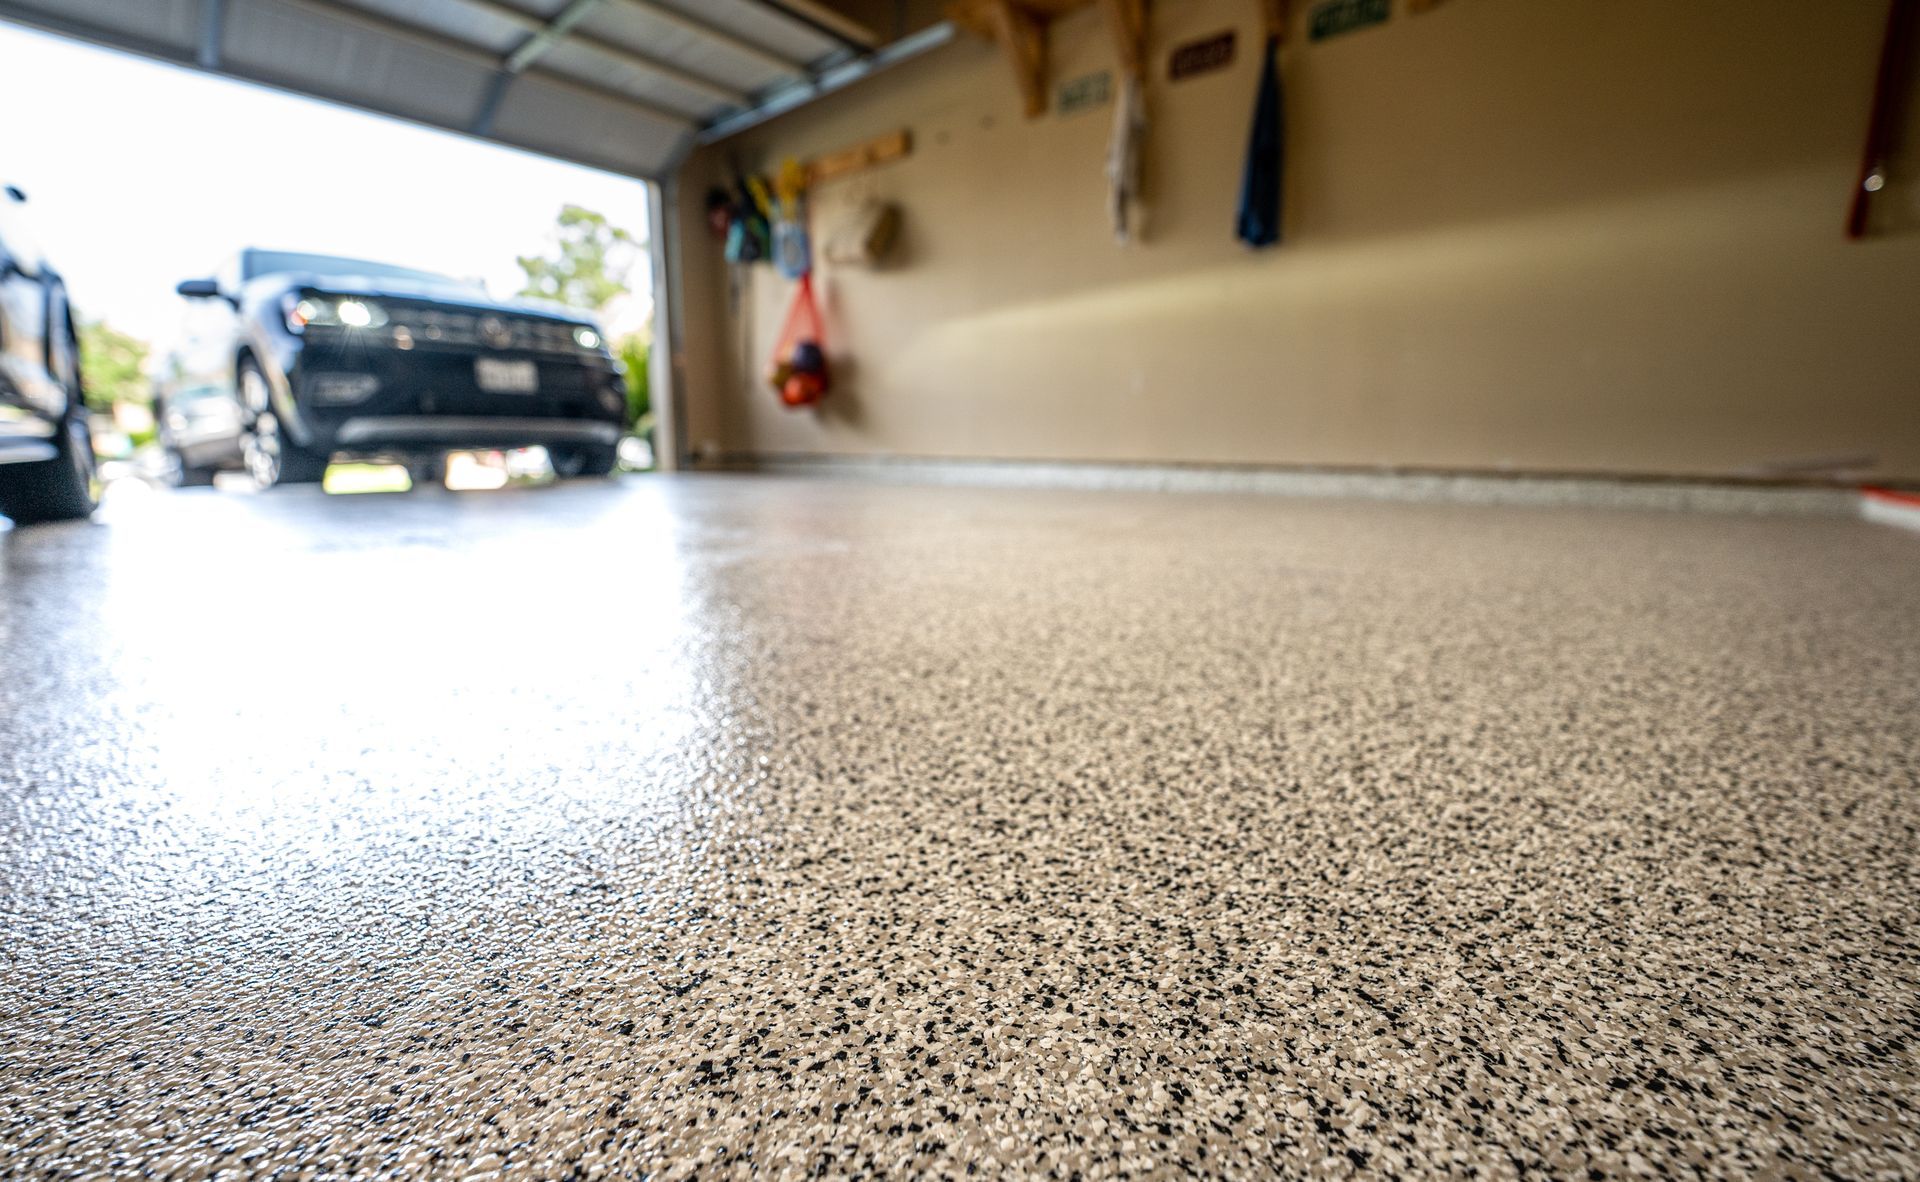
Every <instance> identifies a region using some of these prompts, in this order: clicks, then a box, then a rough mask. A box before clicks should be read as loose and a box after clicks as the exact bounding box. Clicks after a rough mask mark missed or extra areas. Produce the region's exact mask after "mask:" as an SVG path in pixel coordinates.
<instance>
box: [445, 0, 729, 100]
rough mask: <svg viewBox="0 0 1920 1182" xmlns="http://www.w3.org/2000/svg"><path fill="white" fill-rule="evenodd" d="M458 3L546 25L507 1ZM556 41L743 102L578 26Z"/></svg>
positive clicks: (533, 27) (524, 23) (536, 27)
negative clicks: (584, 31)
mask: <svg viewBox="0 0 1920 1182" xmlns="http://www.w3.org/2000/svg"><path fill="white" fill-rule="evenodd" d="M459 3H461V4H464V5H466V6H467V7H468V8H471V9H473V10H474V11H476V12H484V13H486V14H487V15H489V16H492V17H497V18H498V19H500V20H503V21H507V22H510V23H512V24H514V25H517V26H519V27H520V28H522V29H524V30H526V31H527V32H529V33H532V34H534V35H535V36H538V35H539V33H540V32H541V31H542V30H544V29H546V28H547V27H548V25H547V22H546V21H544V20H541V19H540V18H539V17H537V16H534V15H533V14H532V13H528V12H522V11H520V10H519V9H518V8H514V7H512V6H511V5H507V4H503V3H501V2H500V0H459ZM584 15H585V14H584V13H583V14H582V16H583V17H584ZM556 44H565V45H579V46H583V47H585V48H587V49H591V50H593V51H594V52H596V53H599V54H601V55H602V56H605V57H608V58H612V59H613V60H614V61H617V62H619V63H620V64H621V65H623V66H630V67H632V68H633V69H636V70H639V71H641V72H642V73H646V74H652V75H653V76H654V77H656V78H660V79H662V80H664V81H667V82H671V83H673V84H674V85H675V86H680V87H684V88H685V89H687V90H691V91H693V92H695V93H697V94H704V95H706V96H707V97H708V98H710V99H712V100H713V101H714V102H717V103H726V104H728V105H729V106H735V107H738V106H744V105H746V102H747V96H746V94H745V93H744V92H742V91H740V90H737V89H735V88H733V87H731V86H728V85H726V84H725V83H721V82H716V81H714V80H713V79H711V78H708V77H705V76H704V75H701V74H695V73H692V72H691V71H688V70H685V69H682V68H681V67H679V66H676V65H674V64H672V63H671V62H666V61H662V60H661V59H659V58H657V57H652V56H650V55H648V54H644V53H641V52H639V51H638V50H634V49H628V48H627V47H626V46H624V45H615V44H614V43H613V42H611V41H607V40H605V39H603V38H600V37H595V36H593V35H591V34H588V33H582V32H580V31H579V30H578V29H572V28H569V29H568V30H566V31H565V35H564V36H562V37H560V38H558V39H557V41H556Z"/></svg>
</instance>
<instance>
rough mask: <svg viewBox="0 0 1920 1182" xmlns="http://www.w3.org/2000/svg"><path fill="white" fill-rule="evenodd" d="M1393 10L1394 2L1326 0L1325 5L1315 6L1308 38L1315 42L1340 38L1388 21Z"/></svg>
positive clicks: (1383, 0)
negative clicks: (1388, 15)
mask: <svg viewBox="0 0 1920 1182" xmlns="http://www.w3.org/2000/svg"><path fill="white" fill-rule="evenodd" d="M1392 10H1393V0H1326V3H1324V4H1316V5H1314V8H1313V17H1312V21H1311V23H1310V24H1308V26H1307V36H1308V37H1309V38H1310V39H1312V40H1314V41H1324V40H1326V39H1327V38H1328V37H1338V36H1339V35H1340V34H1342V33H1351V32H1353V31H1354V30H1355V29H1364V28H1366V27H1367V26H1368V25H1377V24H1379V23H1380V22H1381V21H1383V20H1386V19H1387V14H1388V13H1389V12H1391V11H1392Z"/></svg>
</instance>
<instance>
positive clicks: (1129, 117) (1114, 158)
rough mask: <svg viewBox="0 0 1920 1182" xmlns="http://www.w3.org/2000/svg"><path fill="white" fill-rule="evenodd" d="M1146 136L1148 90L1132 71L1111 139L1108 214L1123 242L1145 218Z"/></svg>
mask: <svg viewBox="0 0 1920 1182" xmlns="http://www.w3.org/2000/svg"><path fill="white" fill-rule="evenodd" d="M1146 138H1147V101H1146V92H1145V90H1144V88H1142V87H1141V85H1140V79H1139V78H1137V77H1135V76H1133V75H1131V74H1129V75H1127V76H1126V77H1125V78H1123V79H1122V80H1121V82H1120V99H1119V101H1118V102H1116V103H1114V105H1113V135H1112V137H1111V138H1109V139H1108V141H1107V215H1108V216H1109V217H1110V218H1112V220H1113V237H1114V239H1115V240H1116V241H1118V242H1120V243H1121V244H1122V245H1125V244H1126V243H1128V242H1131V241H1132V240H1133V238H1134V236H1135V235H1137V234H1138V233H1139V232H1140V227H1141V223H1142V222H1143V220H1144V213H1145V210H1144V207H1143V205H1142V199H1141V189H1140V175H1141V168H1140V158H1141V153H1142V151H1143V149H1144V147H1145V144H1146Z"/></svg>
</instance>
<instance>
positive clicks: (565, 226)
mask: <svg viewBox="0 0 1920 1182" xmlns="http://www.w3.org/2000/svg"><path fill="white" fill-rule="evenodd" d="M553 238H554V253H553V254H552V256H551V257H540V256H533V255H521V256H519V257H518V258H516V259H515V260H514V261H515V262H517V263H519V264H520V270H521V271H523V272H525V274H526V277H527V281H526V283H525V284H524V285H523V286H522V287H521V288H520V293H519V294H521V295H523V296H533V297H535V298H538V299H543V300H555V301H558V302H559V303H563V304H566V305H568V306H569V307H573V308H582V309H585V310H586V311H589V312H603V311H605V310H606V308H607V305H608V304H611V303H612V302H613V301H614V300H615V299H616V298H618V297H620V296H623V295H625V294H627V276H628V275H630V274H631V273H632V271H633V267H634V264H635V263H636V262H637V261H638V260H639V258H640V254H641V251H642V249H643V244H642V243H641V242H640V240H639V239H638V238H636V237H634V235H633V233H632V232H631V231H629V230H625V229H622V228H621V227H619V226H616V225H614V224H613V223H612V222H610V221H608V220H607V217H606V215H605V214H602V213H595V212H594V211H593V210H591V209H585V208H582V207H581V206H578V205H567V206H563V207H562V208H561V210H560V217H559V219H558V221H557V222H556V223H555V226H554V235H553Z"/></svg>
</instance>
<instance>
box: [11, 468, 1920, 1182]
mask: <svg viewBox="0 0 1920 1182" xmlns="http://www.w3.org/2000/svg"><path fill="white" fill-rule="evenodd" d="M107 517H108V520H106V521H105V522H103V523H101V524H95V525H92V526H76V527H71V528H66V527H62V528H50V529H41V530H35V531H16V532H13V533H10V534H5V535H0V919H4V935H3V936H0V954H3V955H4V968H5V971H4V974H0V1173H8V1174H14V1175H19V1176H39V1177H74V1178H78V1177H96V1176H100V1175H102V1174H105V1173H109V1172H112V1173H125V1174H132V1173H148V1174H151V1175H153V1176H172V1177H203V1176H209V1175H211V1174H213V1173H215V1172H216V1171H219V1170H223V1169H225V1170H232V1171H234V1172H235V1176H270V1175H274V1174H275V1173H276V1172H284V1173H286V1174H287V1175H289V1176H292V1175H296V1174H297V1175H299V1176H315V1175H348V1174H357V1175H373V1174H378V1175H406V1176H422V1177H424V1176H436V1177H440V1176H445V1177H460V1176H473V1175H478V1176H494V1175H497V1174H502V1173H504V1174H506V1175H507V1176H513V1177H528V1178H533V1177H563V1176H584V1175H589V1174H594V1173H600V1174H602V1175H604V1176H608V1177H617V1176H631V1175H635V1174H638V1173H642V1172H647V1171H654V1172H659V1173H661V1174H662V1175H663V1176H670V1177H672V1176H684V1175H690V1174H692V1173H695V1172H698V1173H699V1174H701V1175H702V1176H729V1175H734V1174H760V1175H765V1176H792V1175H801V1174H810V1173H822V1174H829V1175H841V1174H856V1173H861V1174H870V1175H882V1174H905V1173H927V1174H946V1175H953V1176H960V1175H963V1174H965V1173H966V1171H967V1170H968V1168H969V1167H973V1168H976V1169H977V1170H979V1171H981V1172H984V1173H986V1174H990V1175H991V1174H1013V1175H1022V1176H1029V1175H1053V1176H1059V1177H1073V1176H1076V1175H1077V1176H1080V1177H1087V1178H1093V1177H1114V1176H1122V1175H1126V1176H1132V1177H1145V1176H1169V1175H1177V1174H1207V1175H1227V1176H1243V1177H1245V1176H1267V1175H1271V1174H1274V1173H1285V1174H1293V1175H1301V1174H1308V1173H1315V1174H1328V1175H1339V1174H1343V1173H1380V1172H1396V1173H1401V1174H1409V1175H1425V1174H1431V1173H1434V1172H1438V1171H1455V1172H1466V1171H1467V1169H1468V1168H1469V1166H1471V1167H1472V1168H1473V1170H1474V1172H1476V1173H1477V1174H1479V1175H1481V1176H1491V1177H1501V1176H1512V1175H1516V1174H1518V1173H1520V1172H1522V1171H1546V1172H1548V1173H1551V1174H1554V1175H1560V1176H1567V1177H1574V1176H1583V1177H1584V1176H1587V1175H1588V1173H1589V1171H1594V1170H1597V1171H1600V1172H1601V1173H1603V1174H1624V1173H1630V1172H1639V1171H1660V1172H1670V1173H1676V1174H1695V1173H1699V1174H1704V1175H1708V1176H1724V1177H1738V1176H1748V1175H1752V1174H1784V1175H1794V1174H1805V1175H1814V1174H1819V1173H1822V1172H1830V1173H1832V1174H1836V1175H1841V1176H1850V1177H1861V1176H1869V1175H1875V1174H1879V1175H1888V1176H1898V1175H1908V1176H1911V1175H1912V1174H1914V1173H1915V1172H1920V1133H1917V1132H1916V1126H1915V1124H1914V1122H1913V1117H1912V1113H1913V1111H1914V1109H1915V1107H1916V1104H1920V1083H1917V1082H1916V1077H1915V1071H1914V1064H1913V1057H1912V1046H1913V1044H1914V1040H1915V1038H1916V1036H1920V1008H1916V1003H1915V998H1916V997H1920V955H1916V944H1915V941H1916V935H1915V930H1916V924H1920V874H1916V866H1915V854H1916V851H1917V850H1920V831H1917V830H1916V824H1915V800H1916V799H1917V798H1920V797H1917V796H1916V791H1917V790H1920V724H1917V723H1916V721H1915V720H1916V718H1920V593H1916V589H1917V588H1920V539H1916V538H1915V537H1913V536H1911V535H1906V534H1902V533H1899V532H1897V531H1894V530H1892V529H1887V528H1883V527H1876V526H1870V525H1866V524H1862V523H1856V522H1847V521H1827V520H1799V521H1794V520H1783V519H1759V518H1739V517H1707V516H1687V515H1680V514H1657V513H1644V514H1629V513H1599V512H1582V511H1573V510H1538V509H1464V508H1442V507H1423V506H1408V505H1370V504H1341V503H1332V502H1307V501H1288V500H1279V499H1260V498H1234V497H1210V496H1148V495H1125V494H1080V493H1067V492H1015V491H992V490H963V489H937V488H909V487H883V486H861V485H850V484H837V483H830V482H825V481H813V482H801V481H790V480H778V479H771V478H745V477H738V478H728V477H695V478H684V479H664V478H641V479H633V480H629V481H626V482H616V483H606V484H595V485H587V486H579V487H568V488H556V489H546V490H533V491H525V492H505V493H500V494H483V495H452V494H445V493H438V494H422V495H413V496H397V497H386V496H379V497H357V498H348V497H322V496H319V495H317V494H308V495H303V494H297V493H296V494H287V495H274V496H260V497H249V496H236V495H223V494H218V493H192V494H180V495H167V496H155V497H152V498H148V499H146V500H143V501H140V502H139V503H136V504H129V505H124V506H120V507H117V508H116V509H115V511H114V512H112V513H110V514H108V515H107Z"/></svg>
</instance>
